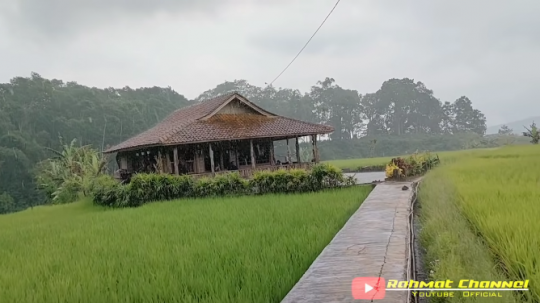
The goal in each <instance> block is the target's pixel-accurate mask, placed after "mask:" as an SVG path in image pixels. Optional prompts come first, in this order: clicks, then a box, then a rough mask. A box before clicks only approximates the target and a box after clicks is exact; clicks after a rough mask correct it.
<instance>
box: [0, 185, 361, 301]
mask: <svg viewBox="0 0 540 303" xmlns="http://www.w3.org/2000/svg"><path fill="white" fill-rule="evenodd" d="M120 188H128V187H127V186H122V187H120ZM370 190H371V187H370V186H355V187H351V188H345V189H342V190H339V191H334V190H332V191H322V192H319V193H307V194H292V195H281V194H276V195H273V194H270V195H263V196H243V197H227V198H212V199H191V198H190V199H182V200H177V201H175V202H174V203H150V204H147V205H144V206H142V207H138V208H130V209H124V210H121V211H119V210H111V209H109V208H105V207H99V206H95V205H92V203H90V201H84V202H76V203H71V204H64V205H57V206H40V207H35V208H34V209H33V210H26V211H22V212H19V213H15V214H8V215H2V216H0V230H1V231H2V232H1V233H0V243H1V245H0V250H1V258H0V268H1V269H2V270H1V271H0V285H2V287H0V302H14V303H16V302H21V303H22V302H24V303H56V302H108V303H120V302H122V303H127V302H148V303H152V302H156V303H157V302H171V303H174V302H185V303H190V302H222V303H228V302H231V303H233V302H234V303H253V302H257V303H265V302H275V303H278V302H280V301H281V300H282V299H283V298H284V297H285V295H286V294H287V293H288V292H289V291H290V290H291V289H292V287H293V286H294V285H295V283H296V282H297V281H298V280H299V279H300V278H301V277H302V275H303V274H304V273H305V271H306V270H307V269H308V268H309V266H310V265H311V263H312V262H313V261H314V260H315V259H316V258H317V256H318V255H319V254H320V253H321V251H322V250H323V249H324V247H325V246H326V245H328V243H329V242H330V241H331V240H332V238H333V237H334V236H335V234H336V233H337V232H338V231H339V230H340V229H341V228H342V227H343V225H344V224H345V222H346V221H347V220H348V219H349V217H350V216H351V215H352V214H353V213H354V212H355V211H356V210H357V209H358V207H359V206H360V204H361V203H362V201H363V200H364V199H365V198H366V196H367V195H368V194H369V192H370ZM329 201H332V203H329Z"/></svg>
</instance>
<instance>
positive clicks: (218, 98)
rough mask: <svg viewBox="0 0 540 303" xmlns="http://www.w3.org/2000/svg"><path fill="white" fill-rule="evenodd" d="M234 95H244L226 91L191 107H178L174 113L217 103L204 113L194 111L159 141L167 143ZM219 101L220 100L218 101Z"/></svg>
mask: <svg viewBox="0 0 540 303" xmlns="http://www.w3.org/2000/svg"><path fill="white" fill-rule="evenodd" d="M234 95H239V96H242V95H240V94H238V93H236V92H232V93H226V94H221V95H218V96H216V97H214V98H210V99H205V100H202V101H199V102H198V103H197V104H193V105H191V106H189V107H183V108H179V109H177V110H176V111H174V112H173V114H174V113H178V112H182V111H185V110H188V109H193V108H197V107H203V106H205V105H206V106H207V105H209V103H212V102H216V104H215V105H213V106H212V107H211V108H210V109H209V110H207V111H206V112H203V113H200V114H198V115H197V114H196V113H194V115H193V116H190V117H189V118H188V119H187V121H186V122H188V123H186V124H182V123H180V124H179V125H176V126H175V127H173V128H172V129H170V131H168V132H167V133H166V134H164V135H163V136H160V137H159V138H158V141H159V142H160V143H165V141H167V140H168V139H169V138H171V137H172V136H174V135H175V134H176V133H177V132H178V131H180V130H181V129H182V128H184V127H187V126H189V125H190V124H192V123H194V122H195V121H197V120H199V119H201V118H202V117H205V116H207V115H208V114H210V113H212V112H213V111H214V110H216V109H217V108H219V107H220V106H221V105H223V103H225V102H227V100H229V99H230V98H231V97H232V96H234ZM218 101H219V102H218ZM173 114H171V115H170V116H172V115H173ZM168 118H169V117H167V118H165V119H164V120H163V121H162V122H164V121H165V120H167V119H168Z"/></svg>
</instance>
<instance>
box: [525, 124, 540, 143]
mask: <svg viewBox="0 0 540 303" xmlns="http://www.w3.org/2000/svg"><path fill="white" fill-rule="evenodd" d="M525 129H526V130H527V131H526V132H523V136H525V137H529V138H531V143H532V144H538V141H540V132H539V131H538V128H537V127H536V123H534V122H533V123H532V124H531V128H530V129H529V128H527V127H525Z"/></svg>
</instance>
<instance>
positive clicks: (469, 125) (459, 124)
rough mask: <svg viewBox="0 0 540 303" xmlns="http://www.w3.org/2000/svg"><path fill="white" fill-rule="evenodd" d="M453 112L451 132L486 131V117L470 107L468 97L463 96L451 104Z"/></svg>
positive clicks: (480, 132)
mask: <svg viewBox="0 0 540 303" xmlns="http://www.w3.org/2000/svg"><path fill="white" fill-rule="evenodd" d="M452 110H453V113H454V121H453V128H454V129H453V133H454V134H455V133H461V132H473V133H477V134H479V135H484V134H485V133H486V129H487V127H486V117H485V116H484V114H483V113H482V112H480V111H479V110H477V109H474V108H473V107H472V102H471V100H469V98H467V97H465V96H463V97H461V98H459V99H457V100H456V101H455V102H454V104H453V105H452Z"/></svg>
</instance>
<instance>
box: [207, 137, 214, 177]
mask: <svg viewBox="0 0 540 303" xmlns="http://www.w3.org/2000/svg"><path fill="white" fill-rule="evenodd" d="M208 151H209V156H210V170H211V171H212V173H214V151H213V150H212V143H208Z"/></svg>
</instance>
